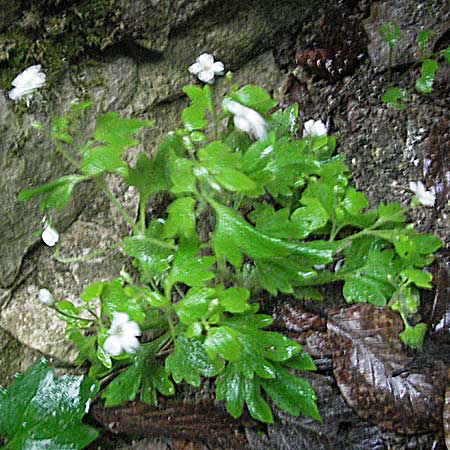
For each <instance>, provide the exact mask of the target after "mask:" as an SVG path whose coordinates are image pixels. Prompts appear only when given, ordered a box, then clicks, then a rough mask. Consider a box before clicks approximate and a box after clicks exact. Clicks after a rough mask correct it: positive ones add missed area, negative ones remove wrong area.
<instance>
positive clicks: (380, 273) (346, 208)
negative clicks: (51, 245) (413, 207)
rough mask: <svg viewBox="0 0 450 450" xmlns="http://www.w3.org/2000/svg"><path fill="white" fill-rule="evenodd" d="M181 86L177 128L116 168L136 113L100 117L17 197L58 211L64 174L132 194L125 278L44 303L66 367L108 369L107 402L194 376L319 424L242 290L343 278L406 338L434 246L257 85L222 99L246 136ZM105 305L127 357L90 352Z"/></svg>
mask: <svg viewBox="0 0 450 450" xmlns="http://www.w3.org/2000/svg"><path fill="white" fill-rule="evenodd" d="M184 92H185V93H186V94H187V95H188V97H189V99H190V105H189V106H188V107H187V108H186V109H185V110H184V111H183V112H182V121H183V128H182V129H179V130H177V131H175V132H172V133H170V134H169V135H168V136H167V137H166V139H165V140H164V141H163V143H162V144H161V146H160V147H159V149H158V151H157V152H154V154H153V155H152V157H149V156H147V155H146V154H144V153H141V155H140V156H139V158H138V159H137V162H136V164H135V166H134V167H132V166H129V165H128V164H127V163H126V162H125V161H124V160H123V159H122V154H123V152H124V150H125V149H126V148H127V147H130V146H134V145H136V140H135V137H134V136H135V134H136V133H137V132H138V131H139V130H140V129H141V128H142V127H146V126H149V122H148V121H141V120H136V119H121V118H119V117H118V116H117V115H116V114H114V113H108V114H105V115H103V116H100V117H99V120H98V123H97V128H96V129H95V131H94V133H93V137H92V138H91V139H90V140H89V141H88V142H87V143H86V144H85V145H83V146H82V148H81V149H79V150H78V153H77V155H76V156H77V158H78V159H77V162H76V165H75V168H76V173H75V174H72V175H68V176H66V177H63V178H61V179H60V180H57V181H55V182H52V183H49V184H47V185H45V186H41V187H39V188H35V189H31V190H27V191H23V192H22V193H21V194H20V199H22V200H26V199H29V198H32V197H35V196H38V195H39V196H42V198H43V200H42V201H43V203H41V205H43V206H44V209H45V208H56V209H58V208H59V207H62V206H64V205H65V204H66V203H67V201H68V200H69V197H70V195H71V192H72V191H73V186H74V185H76V184H77V183H78V182H80V181H84V180H86V179H91V178H93V179H96V180H98V179H99V177H100V178H101V177H102V176H103V175H104V174H106V173H110V174H115V175H117V176H120V177H122V178H123V180H124V181H125V182H126V183H127V184H128V185H131V186H135V187H136V189H137V191H138V193H139V196H140V202H139V203H140V207H141V212H140V219H139V222H138V223H136V224H135V223H131V228H132V233H131V235H129V236H126V237H124V238H123V240H122V241H121V243H120V247H121V250H122V252H123V253H124V254H126V255H127V256H129V257H130V259H131V261H132V263H133V265H134V267H135V268H136V274H132V275H130V274H127V273H125V272H123V273H122V274H121V276H120V277H118V278H115V279H113V280H111V281H100V282H96V283H94V284H92V285H90V286H88V287H86V289H85V290H84V292H83V294H82V295H81V300H82V301H83V305H82V306H78V307H76V306H75V305H74V304H72V303H70V302H67V301H65V302H59V303H58V304H57V305H56V309H57V310H58V311H59V313H60V317H61V318H62V319H64V320H66V322H67V333H68V338H69V339H71V340H73V341H74V342H75V343H76V344H77V346H78V348H79V351H80V363H81V362H82V361H88V362H89V364H90V373H89V375H90V376H93V377H97V378H102V377H107V379H111V378H112V379H113V380H112V381H111V382H110V384H109V385H107V387H106V388H105V389H104V390H103V392H102V398H103V399H104V401H105V404H106V405H107V406H113V405H117V404H120V403H122V402H124V401H127V400H133V399H135V398H136V397H137V396H138V395H139V397H140V399H141V400H142V401H145V402H147V403H149V404H153V405H154V404H156V402H157V393H158V392H159V393H161V394H163V395H172V394H173V393H174V391H175V387H174V386H175V385H174V383H175V384H178V383H181V382H186V383H188V384H190V385H192V386H196V387H198V386H200V383H201V379H202V377H210V378H213V379H214V382H215V386H216V397H217V399H218V400H224V401H225V403H226V408H227V410H228V412H229V413H230V414H231V415H232V416H234V417H238V416H239V415H240V414H241V413H242V412H243V408H244V406H246V407H247V409H248V411H249V412H250V414H251V415H252V417H254V418H255V419H257V420H260V421H262V422H266V423H271V422H272V421H273V416H272V411H271V407H270V404H269V402H268V399H270V400H271V401H272V402H273V403H274V404H275V405H277V406H278V407H279V408H280V409H282V410H283V411H286V412H288V413H290V414H293V415H298V414H305V415H307V416H309V417H312V418H315V419H317V420H320V415H319V412H318V410H317V407H316V404H315V401H316V396H315V394H314V392H313V390H312V388H311V387H310V386H309V384H308V383H307V381H305V380H304V379H302V378H300V377H299V376H298V375H297V374H296V373H295V371H309V370H314V369H315V366H314V363H313V361H312V360H311V358H310V357H309V356H308V355H306V354H305V353H304V352H303V350H302V349H301V347H300V346H299V345H298V344H297V343H295V342H293V341H291V340H289V339H287V338H286V337H284V336H283V335H281V334H279V333H275V332H273V331H271V330H270V326H271V324H272V318H271V317H270V316H268V315H266V314H263V313H260V312H259V306H258V303H257V299H258V295H260V294H261V292H262V291H266V292H267V293H268V294H269V295H271V296H273V297H276V296H277V295H278V294H279V293H284V294H290V295H293V296H294V297H296V298H298V299H303V298H313V299H320V291H319V290H318V289H317V287H318V286H321V285H323V284H327V283H331V282H336V281H339V282H343V296H344V298H345V300H346V301H347V302H349V303H355V302H366V303H372V304H374V305H377V306H380V307H382V306H386V305H389V306H391V307H392V308H393V309H394V310H396V311H399V313H400V314H401V316H402V318H403V320H404V322H405V330H404V332H403V333H402V335H401V338H402V340H403V342H405V343H406V344H407V345H409V346H410V347H413V348H420V347H421V345H422V342H423V337H424V325H423V324H419V325H417V324H416V325H415V326H414V327H413V326H411V324H410V321H411V319H412V318H413V316H414V314H415V313H416V312H417V309H418V306H419V293H418V289H419V288H430V287H431V285H430V280H431V276H430V275H429V274H428V273H427V272H424V271H423V268H424V267H426V266H427V265H429V264H430V262H431V261H432V256H431V254H432V253H433V252H435V251H436V250H437V249H438V248H439V247H440V241H439V239H437V238H436V237H434V236H432V235H422V234H419V233H417V232H416V231H415V230H414V229H413V228H412V226H411V225H406V224H405V220H406V216H405V209H404V208H403V207H402V206H401V205H400V204H399V203H391V204H387V205H385V204H383V203H381V204H380V205H379V206H378V207H377V208H374V209H370V208H369V204H368V200H367V198H366V197H365V195H364V194H362V193H361V192H358V191H356V190H355V189H354V188H353V187H351V185H350V175H349V173H348V167H347V166H346V164H345V163H344V161H343V158H342V157H341V156H339V155H335V154H334V153H335V147H336V141H335V139H334V138H333V137H330V136H321V137H313V138H311V137H310V138H305V139H303V140H298V139H297V138H296V123H297V116H298V108H297V106H296V105H293V106H291V107H289V108H287V109H286V110H277V111H275V112H273V108H274V106H275V101H274V100H273V99H272V98H271V97H270V95H269V94H268V93H267V92H266V91H264V90H263V89H261V88H259V87H256V86H245V87H243V88H241V89H238V88H237V87H236V86H232V87H231V90H230V92H229V93H228V95H227V96H226V97H225V98H224V100H223V104H224V105H225V106H226V104H227V102H229V101H230V100H233V101H237V102H239V103H241V104H242V105H244V106H246V107H248V108H252V109H254V110H255V111H257V112H258V113H259V114H260V115H261V116H262V117H263V118H264V120H265V121H266V123H267V128H268V129H267V131H268V133H267V139H266V140H264V141H262V140H259V141H253V140H252V139H251V138H250V137H249V136H248V135H247V134H246V133H244V132H242V131H240V130H238V129H237V128H235V126H234V123H233V119H232V117H231V115H230V113H229V112H228V111H227V109H226V107H222V108H219V110H217V108H216V107H215V106H214V99H213V96H212V93H211V90H210V88H209V86H205V87H203V88H200V87H198V86H186V87H185V89H184ZM210 122H212V127H210V126H209V123H210ZM58 123H60V124H64V123H65V121H64V120H59V121H58ZM219 125H223V126H222V127H221V126H219ZM61 126H62V127H63V125H61ZM58 136H59V137H56V138H57V139H59V141H62V142H67V141H69V140H70V139H68V138H67V136H66V135H65V134H64V133H63V134H61V135H60V134H58ZM62 138H63V139H62ZM156 193H165V195H166V197H167V198H169V204H168V207H167V208H166V211H165V212H163V213H161V214H160V216H154V217H152V218H151V219H150V220H147V218H146V216H145V207H146V205H147V204H148V202H151V201H153V199H154V194H156ZM125 214H126V213H125ZM204 217H211V218H212V222H211V223H210V222H209V221H204V220H203V218H204ZM125 218H127V217H126V216H125ZM115 312H122V313H126V314H128V316H129V318H130V320H133V321H135V322H136V323H137V324H138V325H139V327H140V328H141V330H142V333H143V336H145V338H144V343H143V344H142V345H141V346H140V348H139V350H138V351H137V352H136V353H135V354H128V353H123V354H121V355H119V356H117V357H112V356H111V355H108V354H107V353H106V352H105V350H104V349H103V344H104V342H105V340H106V338H107V336H108V328H109V326H110V324H111V321H112V318H113V314H114V313H115Z"/></svg>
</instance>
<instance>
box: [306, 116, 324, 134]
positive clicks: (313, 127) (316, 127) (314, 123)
mask: <svg viewBox="0 0 450 450" xmlns="http://www.w3.org/2000/svg"><path fill="white" fill-rule="evenodd" d="M325 134H327V127H326V126H325V124H324V123H323V122H322V121H321V120H313V119H310V120H308V121H306V122H305V124H304V126H303V137H307V136H314V137H318V136H324V135H325Z"/></svg>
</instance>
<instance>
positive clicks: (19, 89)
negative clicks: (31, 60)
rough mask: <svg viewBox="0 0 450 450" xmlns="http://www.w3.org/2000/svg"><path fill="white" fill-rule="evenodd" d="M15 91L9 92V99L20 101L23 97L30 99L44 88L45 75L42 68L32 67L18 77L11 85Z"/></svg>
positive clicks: (38, 66)
mask: <svg viewBox="0 0 450 450" xmlns="http://www.w3.org/2000/svg"><path fill="white" fill-rule="evenodd" d="M11 84H12V85H13V86H14V89H12V90H11V91H9V98H10V99H11V100H20V99H21V98H22V97H26V98H27V99H29V97H30V96H31V94H32V93H33V92H34V91H35V90H36V89H39V88H41V87H42V86H44V84H45V73H43V72H41V66H40V65H39V64H38V65H36V66H30V67H28V69H25V70H24V71H23V72H22V73H20V74H19V75H17V77H16V78H14V80H13V81H12V83H11Z"/></svg>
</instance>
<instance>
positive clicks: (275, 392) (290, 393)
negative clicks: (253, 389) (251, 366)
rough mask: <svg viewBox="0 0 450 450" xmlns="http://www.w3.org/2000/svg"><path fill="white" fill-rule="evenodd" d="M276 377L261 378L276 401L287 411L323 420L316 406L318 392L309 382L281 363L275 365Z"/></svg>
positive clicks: (268, 392)
mask: <svg viewBox="0 0 450 450" xmlns="http://www.w3.org/2000/svg"><path fill="white" fill-rule="evenodd" d="M275 368H276V377H275V378H273V379H270V380H265V379H261V380H260V382H261V386H262V387H263V389H264V390H265V391H266V393H267V395H268V396H269V397H270V398H271V399H272V400H273V401H274V403H275V404H276V405H277V406H278V407H279V408H280V409H281V410H282V411H286V412H287V413H289V414H291V415H293V416H298V415H299V414H303V415H305V416H308V417H312V418H313V419H316V420H318V421H322V419H321V417H320V414H319V410H318V409H317V406H316V400H317V397H316V394H315V392H314V390H313V389H312V387H311V386H310V385H309V383H308V382H307V381H306V380H304V379H302V378H300V377H297V376H295V375H292V374H290V373H289V372H287V371H286V370H285V369H283V368H282V367H281V366H280V365H275Z"/></svg>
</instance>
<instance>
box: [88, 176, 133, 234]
mask: <svg viewBox="0 0 450 450" xmlns="http://www.w3.org/2000/svg"><path fill="white" fill-rule="evenodd" d="M96 181H97V183H98V185H99V186H100V187H101V188H102V191H103V192H104V194H105V195H106V196H107V197H108V198H109V200H111V203H112V204H113V205H114V206H115V207H116V208H117V210H118V211H119V212H120V214H122V217H123V218H124V219H125V222H127V223H128V225H129V226H130V227H131V228H132V230H133V232H134V233H135V234H139V230H138V228H137V226H136V223H135V222H134V220H133V219H132V218H131V216H130V215H129V214H128V213H127V211H126V210H125V208H124V207H123V206H122V205H121V204H120V202H119V200H117V198H116V197H115V196H114V194H113V193H112V192H111V191H110V190H109V188H108V186H107V184H106V181H105V180H104V178H103V177H101V176H98V177H96Z"/></svg>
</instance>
